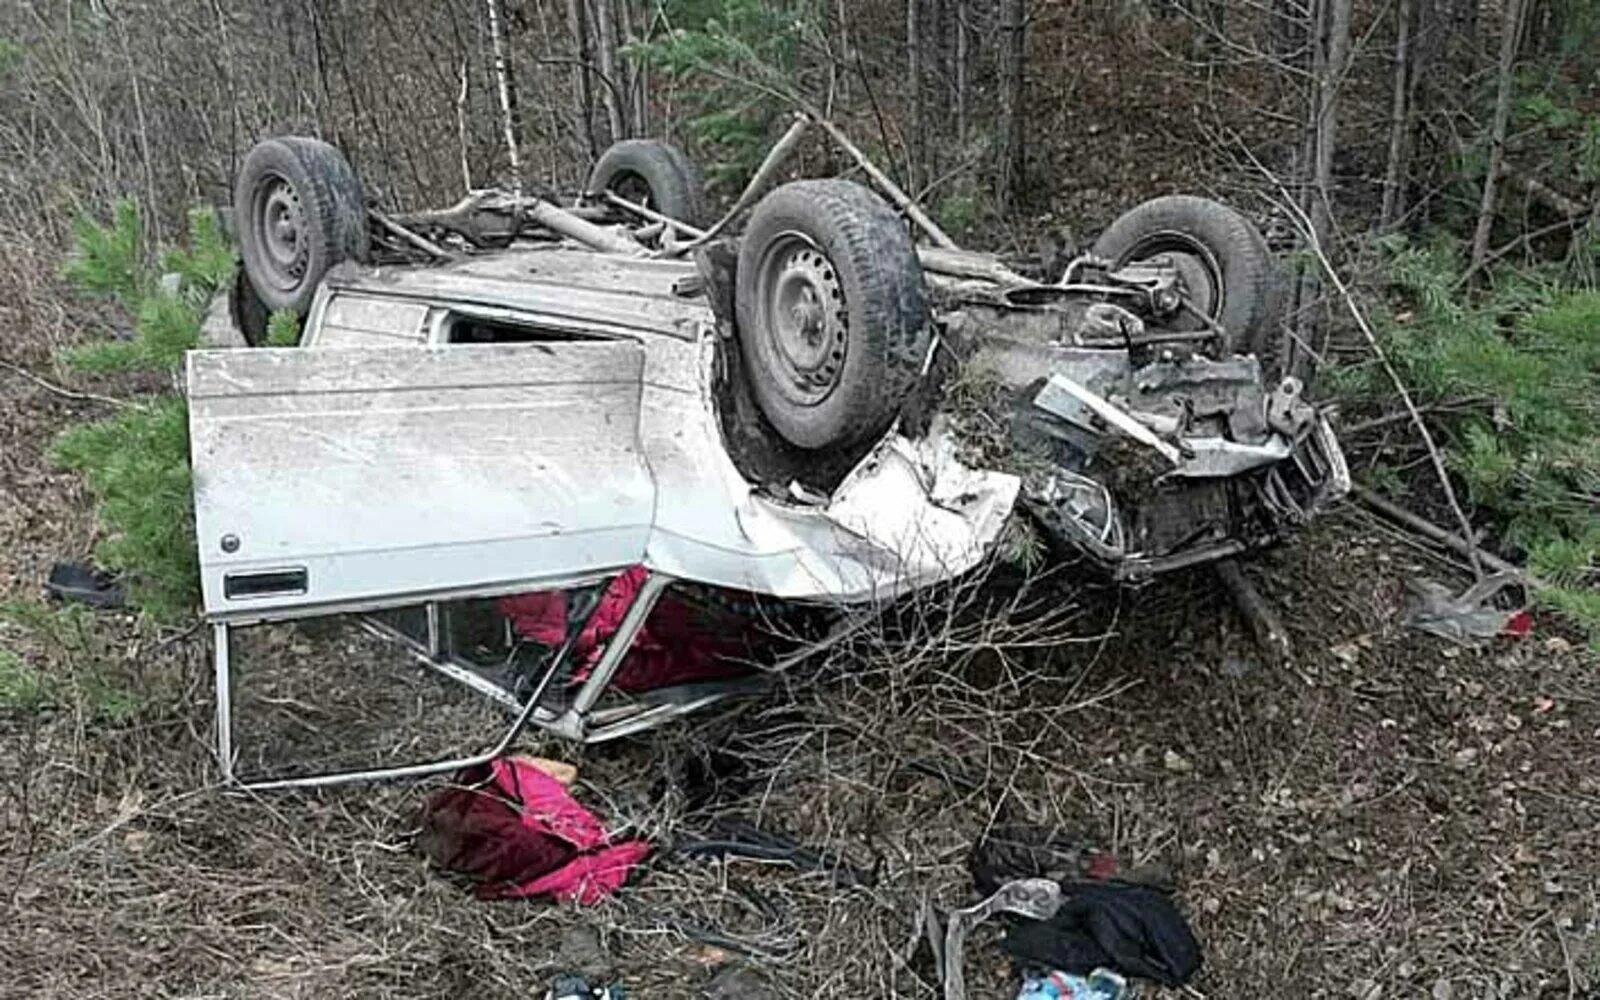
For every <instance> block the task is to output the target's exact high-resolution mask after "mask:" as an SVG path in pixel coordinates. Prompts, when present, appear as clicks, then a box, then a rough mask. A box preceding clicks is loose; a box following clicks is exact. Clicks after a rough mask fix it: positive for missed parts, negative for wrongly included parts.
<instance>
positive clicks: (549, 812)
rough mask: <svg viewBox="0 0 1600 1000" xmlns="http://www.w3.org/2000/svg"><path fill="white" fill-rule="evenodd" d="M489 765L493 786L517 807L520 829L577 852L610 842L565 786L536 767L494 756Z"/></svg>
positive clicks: (595, 821) (595, 818) (601, 827)
mask: <svg viewBox="0 0 1600 1000" xmlns="http://www.w3.org/2000/svg"><path fill="white" fill-rule="evenodd" d="M489 766H490V768H492V770H493V774H494V783H495V785H496V786H497V787H498V788H499V789H500V791H501V792H503V793H504V794H505V796H506V797H507V798H509V799H510V800H511V801H513V802H515V803H517V804H518V805H519V806H521V812H522V825H523V826H525V827H527V828H528V829H530V830H532V831H533V832H535V833H548V834H550V835H552V836H555V837H559V838H561V839H562V840H564V841H566V842H567V843H569V844H571V845H572V846H573V847H575V848H577V849H578V850H580V851H592V850H594V849H595V848H597V847H603V846H605V843H606V841H607V840H609V839H610V838H609V837H608V836H607V835H606V828H605V827H604V826H602V825H601V823H600V820H599V819H598V818H597V817H596V816H595V814H594V813H592V812H590V811H589V810H587V809H585V808H584V807H583V806H580V805H579V804H578V802H577V800H576V799H574V798H573V797H572V796H571V795H570V794H569V793H568V792H567V786H566V785H563V784H562V783H561V782H559V781H557V780H556V779H554V778H552V777H550V776H549V775H548V774H545V773H544V772H543V771H541V770H539V769H538V768H537V767H534V766H533V765H532V764H529V763H528V762H527V761H524V760H518V759H517V758H515V757H498V758H496V759H495V760H493V761H492V762H490V764H489Z"/></svg>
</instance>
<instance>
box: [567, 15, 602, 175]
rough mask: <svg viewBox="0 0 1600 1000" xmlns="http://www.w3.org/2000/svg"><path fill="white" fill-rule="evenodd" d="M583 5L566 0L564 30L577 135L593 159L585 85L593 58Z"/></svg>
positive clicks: (590, 97) (590, 91) (589, 95)
mask: <svg viewBox="0 0 1600 1000" xmlns="http://www.w3.org/2000/svg"><path fill="white" fill-rule="evenodd" d="M586 6H587V5H586V4H585V3H584V0H567V28H568V30H569V31H570V32H571V33H572V58H573V64H572V93H573V96H574V97H576V98H577V103H578V108H577V114H578V125H579V129H578V134H579V137H580V138H581V139H582V140H583V143H584V149H585V151H586V152H587V153H588V154H589V159H591V160H593V159H594V158H595V157H596V156H598V155H599V153H600V151H599V148H598V146H597V145H596V142H595V137H594V88H593V87H592V86H591V85H590V82H589V67H590V65H592V62H593V56H592V54H591V52H590V50H589V28H588V17H587V13H588V12H587V10H586Z"/></svg>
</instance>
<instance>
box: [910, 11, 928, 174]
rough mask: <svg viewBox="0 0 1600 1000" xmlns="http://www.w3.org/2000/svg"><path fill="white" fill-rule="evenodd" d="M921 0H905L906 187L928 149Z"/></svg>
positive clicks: (921, 171)
mask: <svg viewBox="0 0 1600 1000" xmlns="http://www.w3.org/2000/svg"><path fill="white" fill-rule="evenodd" d="M921 6H922V3H921V0H906V74H907V77H908V79H909V86H910V88H911V122H910V129H909V131H910V137H909V140H908V141H907V142H906V161H907V162H906V186H907V187H909V188H910V189H911V190H913V191H914V190H916V188H917V178H918V176H920V175H921V174H922V173H923V169H924V168H923V159H924V157H925V155H926V150H927V138H926V137H927V123H926V122H925V121H924V119H923V112H922V18H921V16H920V14H921V11H920V8H921Z"/></svg>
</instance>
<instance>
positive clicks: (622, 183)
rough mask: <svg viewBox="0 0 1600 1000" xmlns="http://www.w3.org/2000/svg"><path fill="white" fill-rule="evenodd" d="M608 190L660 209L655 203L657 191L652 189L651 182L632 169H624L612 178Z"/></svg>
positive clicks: (635, 201) (626, 199)
mask: <svg viewBox="0 0 1600 1000" xmlns="http://www.w3.org/2000/svg"><path fill="white" fill-rule="evenodd" d="M606 190H607V191H610V192H611V193H612V194H614V195H616V196H617V197H618V198H621V199H623V200H624V201H631V202H633V203H634V204H635V205H643V206H644V207H645V208H652V209H655V210H656V211H660V208H659V207H657V205H656V203H655V192H654V191H652V190H651V189H650V182H649V181H647V180H645V179H644V177H643V176H642V175H640V174H637V173H634V172H633V171H632V170H624V171H622V172H620V173H618V174H617V175H616V176H615V177H613V178H611V183H609V184H607V185H606Z"/></svg>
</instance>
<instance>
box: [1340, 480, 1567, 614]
mask: <svg viewBox="0 0 1600 1000" xmlns="http://www.w3.org/2000/svg"><path fill="white" fill-rule="evenodd" d="M1350 492H1351V494H1352V495H1354V496H1355V498H1356V499H1357V500H1360V501H1361V502H1362V503H1363V504H1365V505H1366V506H1368V507H1370V508H1371V509H1372V510H1373V511H1375V512H1377V513H1379V514H1382V515H1383V516H1384V517H1386V518H1388V519H1389V520H1391V521H1394V522H1395V523H1396V524H1399V525H1402V526H1404V527H1407V528H1410V529H1411V530H1412V531H1415V532H1416V533H1417V534H1419V535H1422V536H1423V537H1424V538H1427V539H1429V540H1431V541H1434V542H1437V543H1438V544H1440V545H1443V546H1444V547H1445V548H1447V549H1450V550H1451V551H1452V552H1456V553H1458V554H1460V555H1464V556H1466V557H1467V558H1468V559H1471V560H1472V561H1473V562H1474V564H1476V563H1480V562H1481V563H1482V564H1483V565H1485V566H1488V567H1489V568H1490V569H1492V570H1494V571H1496V572H1498V573H1514V574H1516V577H1517V579H1518V580H1519V581H1520V582H1522V583H1525V584H1527V585H1528V586H1530V587H1533V588H1535V589H1538V588H1542V587H1544V586H1546V584H1545V583H1544V582H1543V581H1542V580H1539V579H1538V578H1537V577H1534V576H1531V575H1529V574H1528V573H1527V571H1525V570H1523V569H1521V568H1520V567H1518V566H1515V565H1513V564H1511V563H1509V562H1506V561H1505V560H1504V559H1501V558H1500V557H1499V556H1497V555H1495V554H1494V553H1492V552H1485V551H1483V550H1482V549H1480V548H1478V547H1477V546H1476V545H1473V544H1472V543H1471V542H1468V541H1467V540H1466V539H1464V538H1462V537H1461V536H1460V535H1456V534H1453V533H1452V532H1449V531H1446V530H1444V529H1443V528H1441V527H1439V526H1438V525H1437V524H1434V523H1433V522H1432V521H1429V520H1426V519H1424V518H1422V517H1418V516H1417V515H1416V514H1413V513H1411V512H1410V511H1409V510H1406V509H1405V508H1404V507H1401V506H1399V505H1398V504H1395V503H1391V502H1390V501H1388V500H1385V499H1384V498H1383V497H1381V496H1379V495H1378V494H1376V493H1374V492H1373V491H1372V490H1370V489H1368V488H1366V487H1365V486H1362V485H1361V484H1360V483H1355V484H1353V485H1352V486H1351V487H1350Z"/></svg>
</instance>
